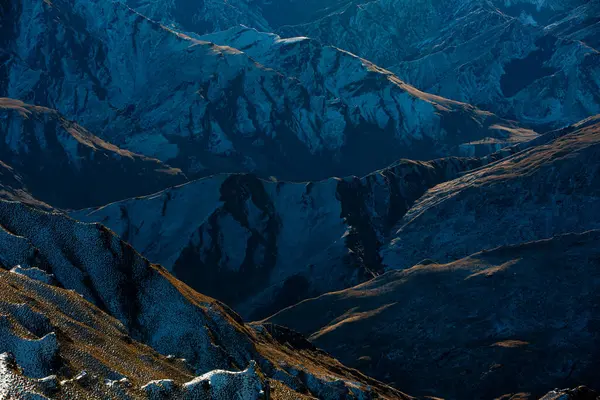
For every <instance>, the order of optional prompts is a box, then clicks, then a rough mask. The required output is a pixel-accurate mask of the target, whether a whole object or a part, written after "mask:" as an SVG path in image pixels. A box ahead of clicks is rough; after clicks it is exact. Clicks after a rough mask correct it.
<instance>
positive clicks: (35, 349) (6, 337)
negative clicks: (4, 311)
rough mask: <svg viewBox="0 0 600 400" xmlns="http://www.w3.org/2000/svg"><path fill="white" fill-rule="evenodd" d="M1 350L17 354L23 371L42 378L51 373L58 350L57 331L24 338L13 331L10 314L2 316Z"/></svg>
mask: <svg viewBox="0 0 600 400" xmlns="http://www.w3.org/2000/svg"><path fill="white" fill-rule="evenodd" d="M0 352H2V353H5V352H10V353H11V354H13V355H14V356H15V359H16V360H17V362H18V363H19V366H21V368H23V373H24V374H25V375H26V376H29V377H32V378H42V377H44V376H46V375H48V374H49V373H50V370H51V368H52V364H53V362H54V359H55V358H56V355H57V352H58V342H57V339H56V334H55V333H49V334H47V335H46V336H44V337H42V338H39V339H28V338H22V337H19V336H18V335H15V334H14V333H13V329H12V327H11V321H10V319H9V317H8V316H5V315H4V316H0Z"/></svg>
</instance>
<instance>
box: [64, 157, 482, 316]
mask: <svg viewBox="0 0 600 400" xmlns="http://www.w3.org/2000/svg"><path fill="white" fill-rule="evenodd" d="M481 165H482V161H481V160H478V159H458V158H448V159H440V160H435V161H431V162H414V161H408V160H402V161H399V162H397V163H395V164H394V165H392V166H390V167H388V168H386V169H384V170H381V171H377V172H375V173H373V174H370V175H367V176H365V177H363V178H356V177H350V178H346V179H328V180H326V181H321V182H311V183H302V184H295V183H285V182H272V181H264V180H261V179H258V178H257V177H255V176H251V175H218V176H214V177H210V178H205V179H202V180H199V181H195V182H192V183H189V184H187V185H183V186H179V187H176V188H173V189H168V190H166V191H163V192H161V193H157V194H155V195H151V196H146V197H142V198H136V199H130V200H126V201H123V202H117V203H113V204H110V205H107V206H105V207H101V208H98V209H90V210H81V211H78V212H74V213H72V214H71V215H72V216H73V217H74V218H76V219H78V220H82V221H97V222H101V223H102V224H105V225H106V226H108V227H109V228H110V229H112V230H113V231H114V232H116V233H117V234H118V235H120V236H121V238H123V240H126V241H128V242H129V243H131V244H132V246H134V247H135V248H136V249H139V250H140V251H141V252H142V253H143V254H144V256H146V257H148V258H149V259H150V260H152V261H153V262H156V263H160V264H162V265H164V266H165V267H166V268H167V269H168V270H169V271H171V272H172V273H173V274H174V275H175V276H176V277H178V278H179V279H181V280H182V281H184V282H186V283H187V284H188V285H190V286H192V287H193V288H194V289H196V290H198V291H200V292H202V293H206V294H207V295H210V296H214V297H217V298H218V299H219V300H222V301H224V302H225V303H226V304H229V305H231V306H233V307H234V308H235V309H236V310H238V311H240V312H241V313H242V314H243V316H244V317H246V318H249V319H257V318H258V319H260V318H264V317H266V316H268V315H270V314H272V313H273V312H275V311H277V310H279V309H282V308H285V307H287V306H289V305H292V304H294V303H295V302H297V301H299V300H302V299H304V298H306V297H309V296H312V295H318V294H321V293H324V292H327V291H331V290H338V289H343V288H346V287H349V286H352V285H354V284H357V283H359V282H362V281H365V280H368V279H370V278H371V277H372V276H373V275H374V274H377V273H380V272H381V271H382V270H383V266H382V264H381V258H380V256H379V253H378V252H379V249H380V247H381V245H382V244H383V243H384V242H383V241H384V238H385V237H386V236H387V235H388V234H389V231H390V229H391V228H392V227H393V226H395V224H396V223H397V222H398V221H399V220H400V219H401V218H402V216H403V215H404V213H405V212H406V211H407V210H408V208H409V207H410V206H411V205H412V203H413V202H414V201H415V200H417V199H418V198H419V197H420V196H421V195H422V194H423V193H425V191H426V190H427V189H428V188H430V187H433V186H435V185H436V184H438V183H441V182H443V181H446V180H448V179H453V178H455V177H457V176H458V175H459V174H460V173H461V172H464V171H466V170H469V169H472V168H475V167H479V166H481Z"/></svg>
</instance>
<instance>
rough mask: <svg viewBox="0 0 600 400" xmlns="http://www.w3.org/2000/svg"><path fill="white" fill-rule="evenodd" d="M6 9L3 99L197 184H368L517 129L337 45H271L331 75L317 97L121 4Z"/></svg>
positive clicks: (290, 77)
mask: <svg viewBox="0 0 600 400" xmlns="http://www.w3.org/2000/svg"><path fill="white" fill-rule="evenodd" d="M10 4H11V6H10V7H9V11H8V13H6V16H7V17H8V18H7V23H5V24H3V30H4V31H6V35H3V40H4V41H5V42H6V44H5V45H4V46H3V48H5V49H6V50H5V53H6V54H5V55H4V57H5V58H7V61H6V62H5V63H4V65H5V66H4V67H3V71H5V72H4V73H5V74H6V83H5V85H4V88H3V89H2V91H1V92H0V95H5V96H9V97H13V98H18V99H21V100H24V101H29V102H32V103H36V104H39V105H43V106H47V107H50V108H53V109H56V110H58V111H60V112H61V113H62V114H63V115H65V116H66V117H67V118H69V119H73V120H77V121H78V122H79V123H81V124H82V125H84V126H85V127H86V128H87V129H90V130H91V131H93V132H94V133H95V134H97V135H99V136H100V137H102V138H103V139H105V140H108V141H110V142H111V143H114V144H115V145H117V146H119V147H121V148H125V149H128V150H130V151H133V152H135V153H139V154H143V155H146V156H150V157H156V158H159V159H160V160H162V161H169V163H170V164H171V165H174V166H177V167H180V168H182V169H183V170H184V172H186V174H188V175H189V176H192V177H194V176H196V177H198V176H205V175H210V174H213V173H218V172H249V171H254V172H256V173H257V174H258V175H260V176H262V177H269V176H271V175H275V176H277V177H278V178H280V179H285V180H298V181H306V180H317V179H324V178H329V177H331V176H345V175H351V174H356V175H364V174H366V173H369V172H371V171H373V170H376V169H379V168H383V167H385V166H386V165H389V164H390V163H391V162H393V161H394V160H396V159H398V158H399V157H403V156H405V157H407V156H410V157H411V158H417V159H431V158H435V157H440V156H445V155H449V154H458V153H459V148H458V146H459V145H460V144H462V143H466V142H471V141H474V140H479V139H484V138H486V137H497V138H503V139H508V138H512V137H516V136H518V135H514V134H511V132H513V133H514V132H516V131H519V129H518V126H516V124H515V123H512V122H507V121H502V120H500V119H498V118H497V117H495V116H494V115H492V114H490V113H487V112H483V111H481V110H478V109H476V108H474V107H471V106H469V105H467V104H463V103H458V102H454V101H450V100H447V99H443V98H439V97H436V96H431V95H428V94H425V93H422V92H420V91H418V90H416V89H415V88H413V87H411V86H409V85H407V84H405V83H404V82H402V81H401V80H400V79H398V78H397V77H396V76H394V75H392V74H391V73H389V72H388V71H385V70H382V69H381V68H378V67H377V66H375V65H373V64H371V63H369V62H367V61H365V60H362V59H359V58H357V57H355V56H352V55H350V54H347V53H345V52H343V51H339V50H336V49H333V48H325V49H323V50H322V51H321V50H320V46H317V45H310V44H309V47H306V46H307V44H306V43H303V42H302V41H300V42H299V43H297V44H294V42H297V41H288V42H285V41H284V42H283V43H278V44H277V46H275V47H274V48H273V51H278V49H283V50H285V51H284V53H282V57H284V58H282V61H279V64H280V65H283V64H284V63H285V62H287V61H294V59H295V61H294V62H295V63H297V64H298V65H302V64H309V65H310V68H308V69H306V72H307V73H309V72H310V71H313V73H315V74H320V75H323V74H325V75H331V76H332V80H331V81H327V80H325V81H323V80H322V79H320V80H319V81H318V82H317V84H318V85H319V86H317V87H315V85H314V84H313V83H311V82H310V80H307V79H301V77H300V76H299V75H298V74H299V73H300V72H302V71H299V70H297V67H295V68H296V69H294V68H291V67H290V71H289V72H288V71H286V69H287V68H285V69H282V70H274V69H272V68H268V67H269V65H268V64H267V65H266V66H265V65H261V64H259V63H257V62H256V61H255V60H254V59H253V58H251V57H249V56H248V55H247V54H245V53H244V52H243V49H241V50H237V49H233V48H231V47H225V46H217V45H214V44H212V43H209V42H206V41H203V40H199V39H196V38H193V37H190V36H186V35H184V34H182V33H179V32H178V31H175V30H172V29H170V28H168V27H166V26H164V25H160V24H158V23H156V22H153V21H151V20H149V19H147V18H145V17H144V16H142V15H140V14H138V13H136V12H134V11H133V10H131V9H130V8H128V7H126V6H125V5H124V4H123V3H120V2H102V1H80V0H77V1H75V2H70V1H67V0H57V1H53V2H52V3H48V2H43V1H39V2H33V3H27V4H24V3H22V2H19V1H16V0H15V1H12V2H11V3H10ZM99 15H101V16H102V17H98V16H99ZM31 21H36V23H35V29H32V28H31V26H32V25H31V24H30V22H31ZM42 38H43V40H42ZM282 44H285V45H284V46H282ZM311 49H312V50H311ZM306 50H310V52H309V53H308V54H307V56H306V58H302V57H301V56H302V53H303V52H305V51H306ZM313 50H314V51H313ZM299 51H300V53H299ZM321 52H322V53H323V54H322V55H320V53H321ZM298 57H300V58H299V59H298ZM313 64H314V65H313ZM292 65H293V64H292ZM174 71H177V72H176V73H174ZM319 82H320V83H319ZM505 128H509V129H505ZM528 133H531V132H528ZM371 150H373V151H371ZM375 150H376V151H375Z"/></svg>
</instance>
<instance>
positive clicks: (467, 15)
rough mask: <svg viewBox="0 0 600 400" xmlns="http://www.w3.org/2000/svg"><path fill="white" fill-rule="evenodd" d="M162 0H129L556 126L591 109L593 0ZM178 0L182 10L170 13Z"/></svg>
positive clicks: (598, 104)
mask: <svg viewBox="0 0 600 400" xmlns="http://www.w3.org/2000/svg"><path fill="white" fill-rule="evenodd" d="M163 3H164V2H154V1H142V2H140V1H137V0H134V1H130V2H128V4H129V5H130V6H132V7H134V8H137V9H138V10H140V11H141V12H142V13H144V12H149V13H150V16H151V17H152V18H156V19H157V20H161V21H163V22H164V23H174V24H175V25H176V26H178V27H180V28H181V29H183V30H187V31H193V32H196V33H199V34H204V33H212V32H215V31H221V30H225V29H227V28H230V27H233V26H237V25H239V24H243V25H245V26H248V27H251V28H255V29H258V30H261V31H266V32H277V33H279V34H281V35H282V36H284V37H288V38H289V37H296V36H306V37H310V38H312V39H315V40H318V41H320V42H322V43H324V44H327V45H333V46H336V47H339V48H342V49H344V50H348V51H351V52H352V53H354V54H357V55H359V56H360V57H364V58H366V59H368V60H370V61H372V62H374V63H375V64H377V65H379V66H382V67H384V68H387V69H389V70H391V71H393V72H394V73H396V74H397V75H398V76H399V77H400V78H401V79H403V80H404V81H406V82H408V83H410V84H411V85H414V86H416V87H418V88H419V89H421V90H424V91H426V92H431V93H435V94H438V95H441V96H444V97H448V98H452V99H456V100H460V101H464V102H466V103H470V104H474V105H477V106H479V107H482V108H484V109H488V110H490V111H492V112H494V113H496V114H498V115H501V116H505V117H510V118H516V119H518V120H520V121H523V122H524V121H527V122H529V123H531V124H536V125H542V126H554V127H556V126H565V125H568V124H571V123H575V122H576V121H578V120H580V119H583V118H586V117H587V116H589V115H592V114H597V113H599V112H600V97H599V93H600V70H599V68H598V65H600V62H598V57H600V55H599V54H600V53H598V47H599V46H598V39H597V38H598V37H600V31H599V29H600V24H599V21H598V18H597V16H598V14H599V12H600V9H599V7H600V4H598V2H597V1H596V0H566V1H560V0H557V1H538V0H522V1H520V0H519V1H504V0H492V1H483V0H451V1H444V2H439V1H431V0H427V1H423V0H409V1H406V0H373V1H368V2H358V1H352V0H337V1H336V0H332V1H324V2H323V1H320V2H314V1H309V2H302V3H301V4H302V6H300V2H297V1H279V2H267V1H261V0H256V1H249V0H238V1H229V2H227V4H221V5H220V6H216V5H215V3H216V2H215V3H213V2H199V3H194V5H191V4H190V3H189V2H185V1H179V2H175V3H168V4H163ZM149 4H150V5H149ZM181 4H185V5H186V8H185V11H186V12H185V13H178V12H173V10H174V9H175V10H176V9H177V8H178V7H179V6H180V5H181ZM217 9H218V10H219V11H218V12H214V11H213V10H217ZM192 15H194V17H191V16H192ZM240 15H244V18H241V17H240ZM207 18H210V20H211V21H213V23H212V24H205V23H203V21H204V20H205V19H207ZM220 44H227V43H220ZM234 47H235V46H234ZM240 50H243V49H240ZM523 71H526V72H523Z"/></svg>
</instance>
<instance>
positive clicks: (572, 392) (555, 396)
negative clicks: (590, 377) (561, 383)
mask: <svg viewBox="0 0 600 400" xmlns="http://www.w3.org/2000/svg"><path fill="white" fill-rule="evenodd" d="M599 398H600V395H599V394H598V392H596V391H594V390H592V389H590V388H587V387H585V386H579V387H577V388H575V389H555V390H552V391H550V392H548V393H547V394H546V395H545V396H544V397H542V398H541V399H540V400H597V399H599Z"/></svg>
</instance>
